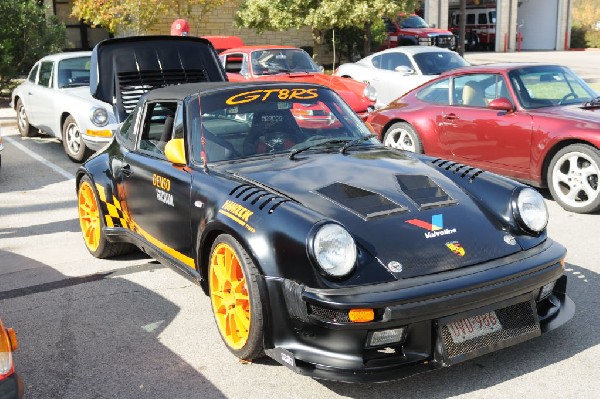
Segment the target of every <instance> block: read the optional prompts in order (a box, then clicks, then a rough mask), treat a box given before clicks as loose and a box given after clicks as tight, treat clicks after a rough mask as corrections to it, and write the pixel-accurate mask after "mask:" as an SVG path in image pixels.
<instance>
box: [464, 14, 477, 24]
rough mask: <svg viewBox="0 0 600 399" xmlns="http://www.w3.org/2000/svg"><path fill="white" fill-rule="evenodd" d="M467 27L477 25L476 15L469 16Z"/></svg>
mask: <svg viewBox="0 0 600 399" xmlns="http://www.w3.org/2000/svg"><path fill="white" fill-rule="evenodd" d="M466 24H467V25H475V14H467V22H466Z"/></svg>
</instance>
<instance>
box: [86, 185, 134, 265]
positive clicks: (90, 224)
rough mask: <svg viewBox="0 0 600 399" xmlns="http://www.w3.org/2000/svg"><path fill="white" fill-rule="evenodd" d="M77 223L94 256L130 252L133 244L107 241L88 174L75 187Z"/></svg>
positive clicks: (105, 256)
mask: <svg viewBox="0 0 600 399" xmlns="http://www.w3.org/2000/svg"><path fill="white" fill-rule="evenodd" d="M77 199H78V210H79V225H80V226H81V233H82V234H83V241H84V242H85V246H86V247H87V249H88V251H89V252H90V253H91V254H92V256H94V257H96V258H102V259H103V258H110V257H113V256H118V255H122V254H125V253H127V252H131V250H132V249H133V248H134V247H133V245H131V244H128V243H124V242H109V241H108V240H107V239H106V234H105V233H104V227H105V224H104V215H103V212H102V209H101V208H100V201H99V200H98V193H97V192H96V188H95V187H94V185H93V184H92V181H91V180H90V178H89V177H88V176H84V177H83V178H82V179H81V181H80V182H79V187H78V188H77Z"/></svg>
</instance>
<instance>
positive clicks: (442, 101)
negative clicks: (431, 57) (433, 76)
mask: <svg viewBox="0 0 600 399" xmlns="http://www.w3.org/2000/svg"><path fill="white" fill-rule="evenodd" d="M449 82H450V80H449V79H442V80H440V81H438V82H435V83H433V84H431V85H429V86H427V87H425V88H423V89H421V91H419V93H418V94H417V98H418V99H419V100H421V101H425V102H428V103H432V104H439V105H448V104H449V96H450V90H449V89H450V83H449Z"/></svg>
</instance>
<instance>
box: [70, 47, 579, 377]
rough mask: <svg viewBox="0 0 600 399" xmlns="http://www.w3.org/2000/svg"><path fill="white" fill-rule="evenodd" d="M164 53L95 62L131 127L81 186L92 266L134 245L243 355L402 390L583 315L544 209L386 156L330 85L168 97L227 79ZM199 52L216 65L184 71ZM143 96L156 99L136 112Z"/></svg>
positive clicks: (402, 157) (533, 194)
mask: <svg viewBox="0 0 600 399" xmlns="http://www.w3.org/2000/svg"><path fill="white" fill-rule="evenodd" d="M176 39H177V40H176ZM179 39H181V40H179ZM165 40H167V39H165V38H162V39H161V40H157V41H158V43H162V45H160V46H158V47H157V49H154V50H152V51H146V50H148V48H150V46H151V45H152V44H153V42H152V40H151V39H148V38H145V39H144V41H143V42H142V44H143V45H141V46H140V45H139V43H137V44H136V42H134V41H133V40H122V39H115V40H112V41H108V42H103V43H101V44H100V45H99V46H98V47H97V48H96V49H95V50H94V56H93V59H94V60H95V61H94V62H96V63H97V66H94V68H93V69H96V70H97V74H98V76H97V82H96V83H93V84H92V93H93V94H94V95H95V96H96V97H97V98H100V99H103V100H105V101H109V102H110V101H111V100H113V99H116V100H115V103H116V105H117V107H120V108H118V109H117V114H120V115H122V116H123V118H124V121H123V123H122V126H121V128H120V130H119V131H118V133H117V134H116V135H115V138H114V140H113V141H112V143H111V144H110V145H109V146H108V147H107V148H105V149H104V150H102V151H100V152H98V153H97V154H96V155H95V156H93V157H92V158H91V159H90V160H88V161H87V162H86V163H85V164H84V165H83V166H82V167H81V168H80V169H79V171H78V173H77V179H76V182H77V193H78V199H79V220H80V224H81V229H82V232H83V237H84V241H85V244H86V246H87V248H88V250H89V251H90V252H91V253H92V255H94V256H96V257H100V258H103V257H110V256H115V255H118V254H121V253H124V252H126V251H128V250H129V249H131V248H132V246H136V247H139V248H141V249H142V250H143V251H145V252H147V253H148V254H150V255H151V256H153V257H155V258H156V259H158V260H160V261H161V262H163V263H165V264H168V265H171V266H173V267H175V268H177V269H179V270H181V271H183V272H184V273H185V274H186V275H188V276H189V277H190V278H192V279H194V280H195V281H196V282H198V284H200V285H201V287H203V289H204V290H205V292H206V293H207V294H208V295H209V296H210V300H211V302H212V309H213V314H214V318H215V321H216V324H217V327H218V330H219V332H220V334H221V336H222V338H223V341H224V343H225V345H226V346H227V348H228V349H229V350H230V351H231V352H232V353H233V354H234V355H236V356H237V357H239V358H241V359H246V360H252V359H256V358H258V357H261V356H263V355H265V354H266V355H268V356H270V357H271V358H273V359H275V360H276V361H278V362H279V363H281V364H283V365H285V366H288V367H290V368H291V369H293V370H295V371H296V372H298V373H301V374H304V375H308V376H312V377H315V378H324V379H331V380H343V381H384V380H393V379H399V378H403V377H406V376H408V375H411V374H414V373H417V372H422V371H426V370H431V369H435V368H439V367H443V366H448V365H452V364H455V363H458V362H461V361H464V360H467V359H471V358H473V357H476V356H479V355H482V354H484V353H489V352H492V351H495V350H498V349H501V348H504V347H507V346H510V345H513V344H517V343H520V342H523V341H526V340H528V339H530V338H533V337H536V336H539V335H541V334H542V333H544V332H546V331H549V330H552V329H554V328H556V327H558V326H560V325H562V324H564V323H565V322H566V321H568V320H569V319H570V318H571V317H572V316H573V314H574V311H575V306H574V304H573V302H572V301H571V300H570V299H569V297H568V296H567V294H566V283H567V277H566V276H565V275H564V259H565V255H566V251H565V249H564V248H563V247H562V246H561V245H560V244H558V243H556V242H554V241H552V240H551V239H550V238H548V237H547V234H546V224H547V220H548V212H547V209H546V206H545V203H544V200H543V198H542V196H541V195H540V194H539V193H538V192H537V191H535V190H533V189H531V188H529V187H528V186H525V185H523V184H520V183H517V182H514V181H512V180H510V179H507V178H504V177H500V176H497V175H495V174H491V173H487V172H484V171H483V170H479V169H475V168H472V167H469V166H466V165H461V164H457V163H454V162H449V161H446V160H443V159H436V158H430V157H427V156H424V155H419V154H415V153H408V152H403V151H400V150H394V149H390V148H386V147H384V146H383V145H382V144H381V143H380V142H379V141H377V140H376V139H375V138H373V135H372V134H371V132H370V131H369V130H368V129H367V127H366V126H365V125H364V124H363V122H362V121H361V120H360V119H359V118H358V117H357V116H356V115H355V114H354V113H353V112H352V110H351V109H350V108H349V107H348V105H347V104H346V103H344V102H343V100H341V98H340V97H339V96H338V95H337V94H336V93H335V92H333V91H331V90H330V89H328V88H325V87H322V86H317V85H310V84H302V83H297V84H280V83H264V82H261V83H250V84H243V83H236V84H233V83H227V82H200V83H186V84H179V85H170V86H166V87H162V88H156V89H154V87H159V86H164V82H165V81H168V82H169V83H176V82H174V80H176V78H177V77H179V78H181V82H189V81H190V78H189V77H190V76H197V77H198V78H197V79H196V80H195V81H196V82H198V81H203V80H204V81H206V80H213V81H214V80H219V76H221V75H222V76H224V72H223V71H222V68H220V66H219V65H218V64H217V65H212V64H211V63H212V58H211V57H213V54H212V52H213V50H212V49H211V48H210V46H209V45H206V44H205V43H203V42H202V41H201V40H200V39H195V41H192V40H191V38H189V39H186V38H173V39H169V40H173V42H172V43H171V42H169V43H170V44H169V45H168V46H164V41H165ZM180 45H181V47H179V46H180ZM189 45H193V46H197V47H199V48H200V49H201V50H202V51H205V55H204V56H198V55H196V56H195V57H192V59H190V60H187V61H186V59H187V58H186V57H187V56H188V55H189V53H190V51H189V50H190V48H189V47H186V46H189ZM207 46H208V47H207ZM182 48H183V49H185V50H181V51H180V49H182ZM207 49H208V50H207ZM199 52H200V50H199ZM132 58H135V62H130V61H131V59H132ZM173 59H177V62H173V63H171V64H169V62H170V61H173ZM215 59H216V57H215ZM199 60H201V61H199ZM188 61H189V64H188ZM192 64H193V65H192ZM190 65H192V66H190ZM128 68H130V69H128ZM192 70H193V71H192ZM192 72H194V73H195V75H194V73H192ZM149 76H150V77H153V78H154V79H155V81H156V83H148V81H149V79H145V80H144V79H142V77H145V78H148V77H149ZM161 79H162V80H161ZM124 82H126V83H127V84H125V83H124ZM161 82H163V83H161ZM132 88H133V89H132ZM151 89H153V90H151ZM135 90H137V91H138V92H146V93H145V94H143V95H142V96H141V98H140V99H139V101H138V102H137V103H135V102H130V103H129V105H128V106H125V105H124V104H125V103H124V101H121V100H122V99H125V98H126V97H127V95H128V93H129V94H130V93H131V92H132V91H135ZM127 107H128V108H127Z"/></svg>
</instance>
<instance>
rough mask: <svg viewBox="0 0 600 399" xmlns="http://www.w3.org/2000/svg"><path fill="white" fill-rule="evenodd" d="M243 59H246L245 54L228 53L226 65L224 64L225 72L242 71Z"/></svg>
mask: <svg viewBox="0 0 600 399" xmlns="http://www.w3.org/2000/svg"><path fill="white" fill-rule="evenodd" d="M243 60H244V55H243V54H227V55H226V56H225V65H224V66H225V72H228V73H241V72H242V61H243Z"/></svg>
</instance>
